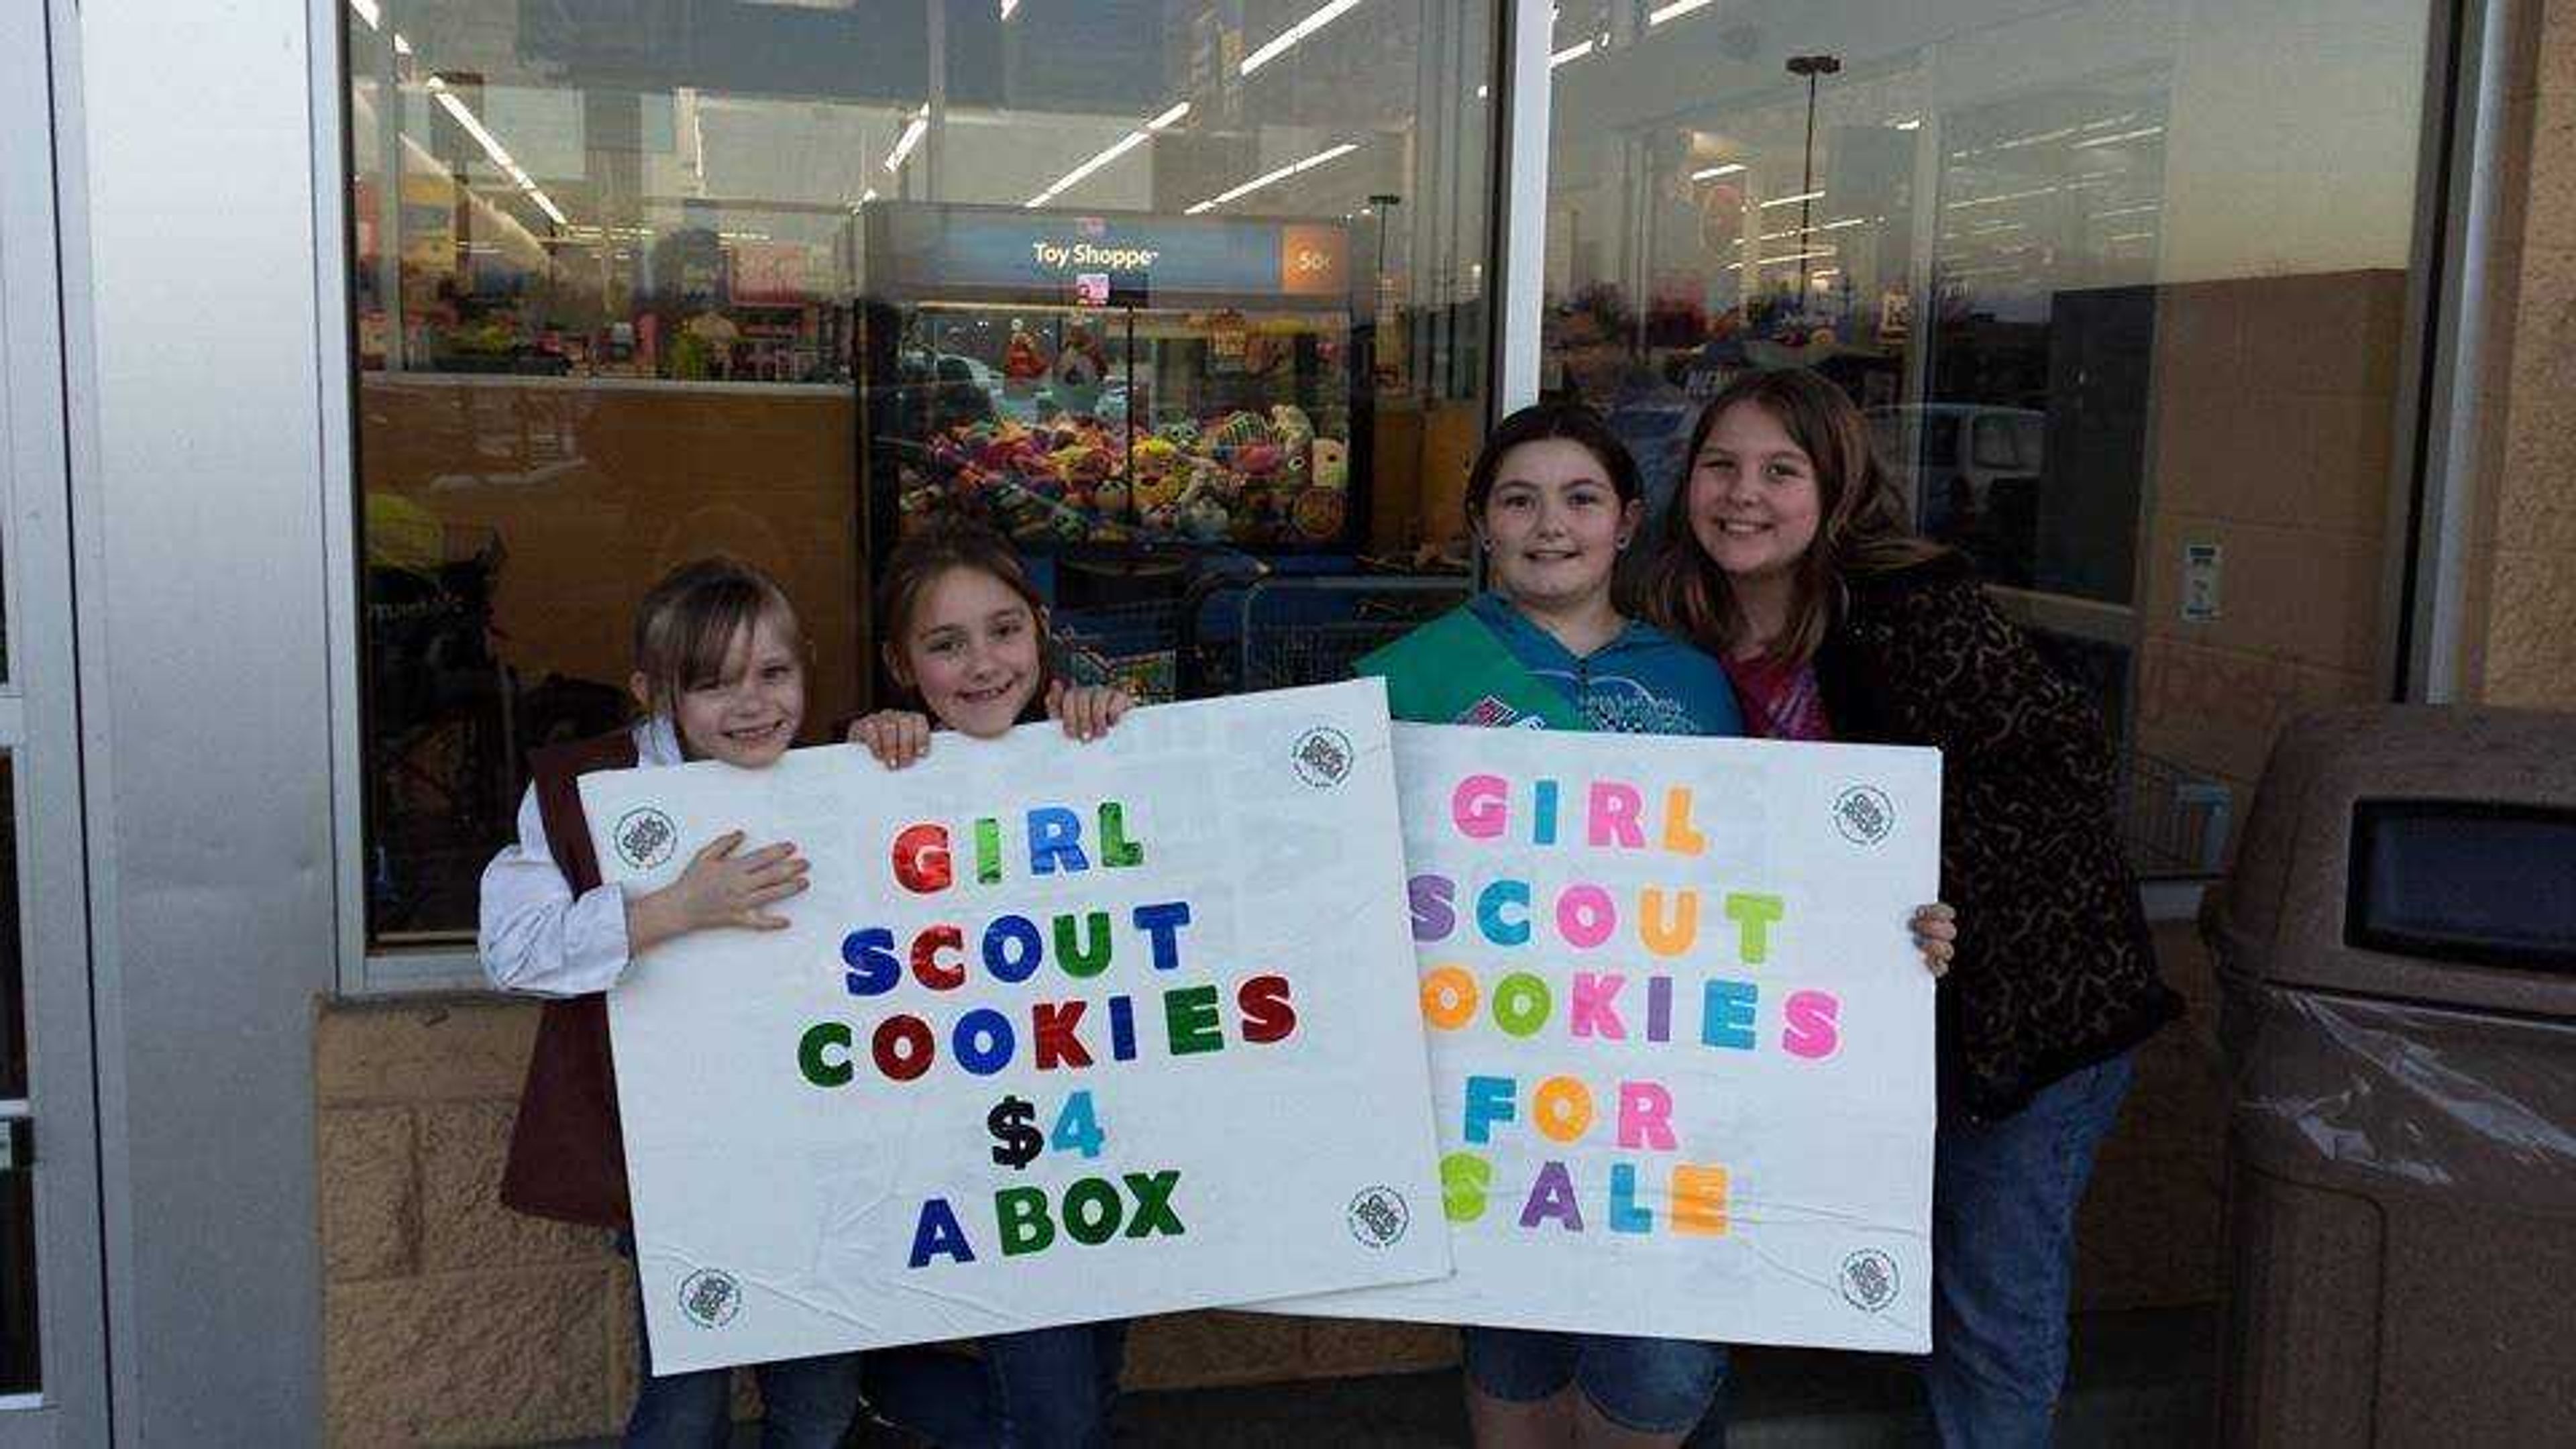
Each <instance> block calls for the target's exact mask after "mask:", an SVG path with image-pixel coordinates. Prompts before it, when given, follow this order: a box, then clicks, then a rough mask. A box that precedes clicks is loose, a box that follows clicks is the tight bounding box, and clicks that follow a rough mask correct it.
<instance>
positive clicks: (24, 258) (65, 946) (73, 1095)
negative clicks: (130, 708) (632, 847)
mask: <svg viewBox="0 0 2576 1449" xmlns="http://www.w3.org/2000/svg"><path fill="white" fill-rule="evenodd" d="M48 54H49V45H48V37H47V33H46V16H45V11H44V9H43V8H42V7H39V6H24V5H21V6H13V7H10V8H9V9H8V10H6V11H0V135H6V136H8V137H10V138H11V140H10V142H9V144H8V146H7V147H6V148H5V149H0V610H5V622H0V1449H16V1446H18V1445H22V1444H99V1443H105V1442H106V1441H107V1436H108V1435H107V1353H106V1347H107V1345H106V1323H105V1317H106V1315H105V1311H104V1300H103V1296H102V1288H101V1279H100V1273H99V1197H98V1125H97V1116H96V1091H95V1086H94V1083H95V1080H96V1079H95V1077H94V1076H93V1074H92V1070H91V1046H92V1042H91V1016H90V991H89V988H90V970H89V934H88V924H87V903H88V891H87V889H86V886H85V875H86V872H85V870H84V866H83V862H82V830H81V780H80V741H79V736H78V733H77V731H78V716H77V714H76V712H75V708H74V701H73V675H72V667H73V650H72V614H71V570H70V562H71V548H70V542H71V531H70V526H69V521H68V504H69V493H68V489H67V482H66V479H67V474H66V468H67V465H68V461H69V459H68V452H67V448H66V441H67V440H66V436H65V430H64V422H63V419H64V412H63V348H62V333H61V326H60V319H61V316H62V312H61V285H60V277H61V272H60V269H59V266H58V263H57V257H56V237H57V235H58V233H57V230H56V226H55V203H54V184H55V166H54V153H53V147H52V146H50V145H48V144H46V143H47V140H48V138H50V137H51V136H52V135H53V118H52V116H51V114H50V108H49V105H48V98H49V96H50V94H51V87H50V85H49V83H48V75H47V64H48V61H47V57H48Z"/></svg>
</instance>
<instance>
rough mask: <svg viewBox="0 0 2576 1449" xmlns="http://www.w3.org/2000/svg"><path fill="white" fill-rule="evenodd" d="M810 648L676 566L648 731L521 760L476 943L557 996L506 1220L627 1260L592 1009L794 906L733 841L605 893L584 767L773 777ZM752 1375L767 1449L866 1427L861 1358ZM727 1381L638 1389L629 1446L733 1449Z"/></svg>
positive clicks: (730, 583)
mask: <svg viewBox="0 0 2576 1449" xmlns="http://www.w3.org/2000/svg"><path fill="white" fill-rule="evenodd" d="M804 649H805V646H804V639H803V635H802V633H801V632H800V630H799V629H798V627H797V623H796V611H795V609H794V608H792V607H791V606H790V605H789V604H788V602H787V597H786V595H785V594H783V593H781V592H780V591H779V588H778V586H777V585H776V584H775V583H773V582H771V581H770V579H769V578H768V577H767V576H765V575H763V574H762V573H760V572H759V571H758V570H757V569H754V568H752V567H751V566H749V565H748V564H743V563H739V562H736V561H734V560H731V559H723V558H710V559H701V560H699V561H697V562H695V563H690V564H684V565H682V566H681V567H679V568H677V569H675V570H673V571H672V572H671V573H670V574H669V575H668V576H666V577H665V578H663V580H662V581H661V582H660V583H658V584H656V585H654V587H653V589H652V591H651V592H650V593H648V594H646V595H645V596H644V603H643V606H642V608H641V609H640V610H639V611H638V612H637V616H636V621H635V672H634V675H633V678H632V679H631V680H630V687H631V688H632V690H633V691H634V694H635V701H636V704H637V705H638V706H639V707H640V708H641V710H642V712H643V718H642V719H640V720H639V721H638V722H637V723H636V724H635V725H634V726H633V727H632V728H630V729H626V730H622V731H619V732H618V733H616V734H613V735H607V736H602V737H600V738H598V739H593V740H585V741H582V742H579V743H577V744H570V745H560V746H555V747H552V748H549V749H545V750H540V751H538V752H536V754H535V755H534V756H533V757H532V758H531V759H530V761H529V765H530V776H531V784H530V785H529V788H528V793H527V796H526V798H525V799H523V800H522V801H521V802H520V806H519V838H518V840H517V841H516V842H515V843H514V844H512V845H510V846H509V847H508V848H507V849H505V850H503V851H502V852H501V853H500V855H498V856H497V857H495V858H494V859H493V861H492V863H491V865H489V866H488V867H486V868H485V869H484V872H483V889H482V912H481V914H482V922H481V931H480V933H479V936H478V945H479V946H480V948H481V952H482V957H483V969H484V972H485V974H486V975H488V976H489V977H490V978H491V980H492V984H493V985H495V986H498V987H501V988H502V989H504V990H510V991H524V992H528V993H531V994H534V995H539V996H544V997H547V998H549V999H548V1001H547V1003H546V1009H545V1015H544V1017H543V1018H542V1019H541V1021H540V1023H539V1026H538V1030H537V1045H536V1050H535V1052H534V1054H533V1055H532V1057H531V1059H530V1061H529V1064H528V1080H527V1086H526V1088H525V1090H524V1091H523V1092H522V1094H521V1097H520V1102H519V1116H518V1120H517V1122H516V1124H515V1126H514V1127H513V1129H512V1131H511V1139H510V1156H509V1163H508V1166H507V1168H506V1169H505V1171H504V1173H503V1176H502V1182H501V1200H502V1202H503V1203H505V1204H507V1205H509V1206H510V1207H512V1208H515V1209H518V1210H519V1211H521V1212H527V1213H533V1214H537V1215H539V1216H543V1217H550V1218H556V1219H560V1220H563V1221H567V1222H575V1223H584V1224H588V1225H591V1226H594V1227H604V1228H609V1229H613V1230H615V1231H616V1233H617V1234H618V1244H619V1248H620V1250H621V1251H623V1252H629V1253H631V1252H632V1251H633V1238H632V1236H631V1235H632V1232H633V1222H632V1212H631V1209H630V1207H629V1204H628V1200H627V1192H626V1159H625V1153H624V1150H623V1148H622V1146H621V1144H620V1141H619V1137H618V1123H617V1082H616V1071H615V1065H614V1063H613V1062H612V1061H611V1059H610V1054H609V1043H608V1017H607V1007H606V997H605V995H604V994H603V993H605V992H607V991H610V990H612V989H614V988H615V987H616V986H617V984H618V983H619V982H620V981H622V980H624V979H625V976H626V972H627V970H628V968H629V967H630V966H631V965H632V963H633V962H634V960H635V958H636V957H637V956H639V955H641V954H642V953H643V952H645V951H647V950H649V949H651V948H652V947H653V946H654V945H656V944H658V943H660V942H663V941H667V940H670V939H671V938H673V937H675V936H679V935H683V934H685V933H688V932H691V931H706V930H727V929H732V930H753V931H765V930H776V929H778V928H779V927H781V926H784V925H786V924H787V922H786V921H785V920H784V919H783V918H782V917H780V916H779V915H778V914H776V912H775V910H774V909H773V908H774V907H775V906H776V905H777V904H778V903H779V902H781V901H784V900H786V899H787V898H788V897H790V896H793V895H795V894H797V893H798V892H800V891H802V890H804V889H805V871H806V863H805V859H804V857H803V856H801V855H799V854H798V853H797V851H796V846H795V845H794V843H793V842H790V841H783V840H782V841H774V842H770V843H767V844H763V845H760V846H757V847H753V848H748V849H747V848H745V846H746V842H745V841H744V839H743V835H742V832H740V831H733V832H729V833H727V834H725V835H722V836H719V837H718V838H717V839H715V840H714V841H712V842H710V843H709V844H708V845H706V846H705V847H704V848H703V849H701V850H700V851H699V852H698V853H697V855H696V856H695V857H694V858H693V859H691V861H690V862H689V864H688V866H687V868H686V869H684V870H683V871H682V872H681V873H680V875H679V877H678V879H676V880H674V881H672V882H671V883H670V884H669V885H666V886H663V887H661V888H660V889H658V890H652V891H637V892H632V893H630V892H628V891H626V890H625V889H623V888H621V887H619V886H616V885H606V884H602V883H601V881H600V876H599V865H598V860H597V858H596V856H595V855H594V854H593V853H592V849H591V844H590V836H589V831H588V829H587V826H586V825H585V823H584V822H583V820H582V816H581V797H580V793H579V791H578V789H577V787H576V784H575V782H576V781H577V780H578V779H579V777H580V776H581V775H583V774H586V773H588V772H589V771H592V770H613V769H629V768H633V767H635V766H637V765H676V764H679V763H681V762H682V761H684V760H722V761H724V762H725V763H726V764H729V765H733V766H735V767H737V768H740V769H745V770H757V769H764V768H766V767H768V766H770V765H773V764H776V763H777V762H778V760H779V758H780V757H781V756H783V755H785V754H786V753H787V750H788V747H789V746H790V745H792V744H794V743H795V740H796V733H797V730H798V728H799V727H800V726H801V725H802V724H803V723H804V719H805V660H804ZM755 1372H756V1376H757V1377H758V1379H759V1381H760V1393H761V1400H762V1403H763V1405H764V1408H765V1412H766V1424H765V1426H764V1428H763V1432H762V1443H763V1444H765V1445H770V1446H797V1449H804V1446H811V1449H830V1446H834V1445H838V1444H839V1443H840V1442H841V1439H842V1436H843V1435H844V1434H845V1433H846V1432H847V1431H848V1429H849V1427H850V1424H851V1421H852V1419H853V1418H854V1417H855V1416H856V1414H857V1412H858V1406H859V1356H858V1355H857V1354H847V1353H845V1354H826V1355H822V1356H820V1357H815V1358H803V1359H790V1360H784V1361H781V1362H777V1363H765V1364H760V1365H757V1366H756V1370H755ZM730 1380H731V1374H730V1372H729V1371H727V1370H724V1369H705V1370H700V1371H696V1372H691V1373H680V1374H671V1375H667V1376H664V1377H660V1378H655V1377H652V1376H650V1375H649V1374H648V1375H647V1376H645V1377H644V1378H643V1380H642V1383H641V1385H640V1387H639V1390H638V1392H637V1394H636V1398H635V1408H634V1411H633V1413H632V1414H631V1415H630V1416H629V1418H628V1420H627V1424H626V1443H628V1444H630V1445H656V1446H660V1445H674V1446H678V1445H688V1446H697V1445H720V1444H723V1443H725V1442H726V1440H727V1437H728V1435H729V1433H730V1424H729V1422H728V1420H729V1418H730V1413H729V1411H730V1408H731V1404H732V1393H731V1385H730Z"/></svg>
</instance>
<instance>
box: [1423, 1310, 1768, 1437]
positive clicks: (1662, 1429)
mask: <svg viewBox="0 0 2576 1449" xmlns="http://www.w3.org/2000/svg"><path fill="white" fill-rule="evenodd" d="M1465 1338H1466V1361H1467V1381H1468V1382H1469V1383H1472V1384H1474V1385H1475V1386H1476V1387H1477V1389H1478V1390H1480V1391H1481V1392H1483V1393H1485V1394H1486V1395H1488V1396H1490V1397H1493V1398H1497V1399H1501V1400H1504V1401H1505V1402H1507V1403H1515V1404H1534V1403H1537V1402H1538V1401H1539V1400H1541V1399H1545V1398H1549V1397H1551V1396H1553V1395H1554V1394H1555V1393H1556V1392H1557V1391H1558V1390H1560V1389H1563V1388H1564V1387H1565V1386H1566V1385H1568V1384H1572V1385H1574V1386H1575V1387H1577V1388H1579V1389H1581V1390H1582V1391H1583V1397H1584V1398H1585V1399H1587V1400H1589V1401H1590V1402H1591V1404H1592V1407H1593V1408H1595V1409H1598V1410H1600V1411H1601V1417H1603V1418H1605V1419H1608V1420H1609V1421H1610V1422H1611V1423H1614V1424H1617V1425H1618V1426H1619V1427H1621V1428H1623V1429H1629V1430H1633V1431H1635V1432H1637V1433H1640V1434H1679V1433H1683V1432H1685V1431H1687V1430H1688V1429H1689V1428H1690V1427H1691V1426H1692V1425H1694V1424H1697V1423H1698V1422H1699V1420H1700V1416H1701V1415H1703V1414H1705V1413H1707V1412H1708V1407H1709V1405H1710V1404H1711V1403H1713V1402H1715V1401H1716V1399H1717V1390H1718V1386H1719V1385H1720V1384H1721V1383H1723V1382H1724V1381H1725V1379H1726V1345H1724V1344H1722V1343H1698V1342H1694V1341H1692V1340H1689V1339H1680V1338H1623V1337H1620V1336H1618V1335H1616V1334H1608V1333H1542V1332H1535V1331H1532V1330H1529V1329H1524V1328H1472V1327H1471V1328H1468V1329H1466V1330H1465Z"/></svg>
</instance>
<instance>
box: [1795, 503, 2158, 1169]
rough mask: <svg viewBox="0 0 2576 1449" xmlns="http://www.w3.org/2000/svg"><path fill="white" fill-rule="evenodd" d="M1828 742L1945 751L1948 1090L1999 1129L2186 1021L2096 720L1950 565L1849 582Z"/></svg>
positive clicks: (1942, 1013)
mask: <svg viewBox="0 0 2576 1449" xmlns="http://www.w3.org/2000/svg"><path fill="white" fill-rule="evenodd" d="M1816 682H1817V687H1818V689H1819V690H1820V691H1821V692H1822V694H1823V696H1824V701H1825V709H1826V713H1827V715H1828V717H1829V718H1830V719H1831V720H1832V722H1833V727H1834V733H1835V736H1836V738H1839V739H1844V740H1850V741H1854V742H1862V743H1873V744H1898V745H1931V746H1935V747H1937V748H1938V749H1939V750H1940V751H1941V772H1942V790H1941V898H1942V899H1943V900H1945V901H1948V902H1949V903H1950V904H1952V905H1953V906H1956V907H1957V908H1958V911H1959V948H1958V956H1957V958H1956V960H1955V961H1954V962H1953V963H1952V967H1951V971H1950V974H1949V975H1948V976H1947V977H1946V978H1944V980H1943V981H1942V984H1941V991H1940V994H1939V997H1938V1000H1939V1003H1940V1008H1939V1017H1940V1049H1941V1064H1942V1069H1941V1076H1942V1089H1943V1094H1944V1096H1945V1098H1948V1099H1950V1100H1953V1101H1955V1103H1956V1104H1957V1105H1958V1106H1960V1107H1962V1108H1964V1109H1965V1110H1966V1111H1967V1112H1968V1113H1969V1114H1970V1115H1972V1116H1975V1117H1978V1118H1983V1119H1988V1120H1991V1119H1993V1118H1996V1117H2000V1116H2004V1115H2007V1114H2009V1113H2011V1112H2013V1111H2015V1110H2017V1109H2018V1108H2020V1107H2021V1106H2022V1105H2023V1104H2024V1103H2026V1102H2027V1101H2029V1100H2030V1098H2031V1095H2032V1094H2033V1093H2035V1092H2037V1091H2039V1090H2040V1089H2041V1088H2043V1087H2045V1086H2047V1085H2048V1084H2049V1083H2051V1082H2054V1081H2056V1080H2057V1079H2058V1078H2060V1077H2063V1076H2065V1075H2066V1074H2068V1073H2069V1072H2073V1071H2075V1070H2077V1069H2079V1068H2081V1067H2085V1066H2089V1065H2091V1064H2093V1063H2095V1062H2098V1061H2102V1060H2104V1059H2106V1058H2108V1057H2111V1056H2115V1055H2117V1054H2118V1053H2120V1052H2123V1051H2126V1050H2127V1049H2128V1048H2130V1047H2132V1046H2135V1045H2136V1044H2137V1043H2139V1042H2141V1041H2144V1040H2145V1039H2146V1038H2147V1037H2148V1036H2150V1035H2152V1034H2154V1032H2155V1031H2156V1029H2157V1028H2159V1027H2161V1026H2163V1025H2164V1024H2165V1023H2166V1022H2167V1021H2169V1020H2171V1019H2172V1018H2173V1017H2174V1016H2175V1015H2176V1014H2177V1012H2178V1011H2179V1009H2180V1004H2181V1003H2180V999H2179V998H2177V997H2176V996H2175V995H2174V993H2173V992H2172V991H2171V990H2169V989H2167V988H2166V986H2165V984H2164V981H2163V980H2162V978H2161V977H2159V976H2158V974H2157V971H2156V960H2155V951H2154V947H2153V945H2152V943H2151V941H2150V939H2149V937H2148V934H2147V926H2146V918H2145V916H2144V915H2143V913H2142V912H2141V911H2140V909H2139V904H2138V888H2137V883H2136V881H2135V880H2134V879H2133V878H2132V877H2131V875H2130V873H2129V866H2128V860H2127V857H2126V855H2125V853H2124V851H2123V849H2122V846H2121V842H2120V835H2119V830H2118V828H2117V824H2116V821H2115V819H2114V815H2113V811H2114V804H2113V801H2114V793H2115V779H2116V773H2115V770H2116V767H2115V764H2114V761H2113V759H2112V754H2111V747H2110V743H2109V741H2108V739H2107V737H2106V736H2105V734H2104V731H2103V728H2102V721H2101V718H2100V716H2099V714H2098V713H2097V712H2096V711H2095V709H2094V707H2093V704H2092V702H2091V700H2090V699H2089V698H2087V697H2086V695H2085V694H2084V692H2083V691H2082V690H2081V689H2080V688H2078V687H2077V686H2076V685H2075V684H2074V683H2072V682H2070V681H2069V680H2067V679H2065V678H2063V677H2061V676H2060V675H2059V674H2057V673H2056V672H2055V671H2054V670H2052V669H2051V668H2050V667H2049V666H2048V665H2047V664H2046V663H2045V662H2044V661H2043V660H2041V658H2040V657H2039V654H2038V652H2037V651H2036V650H2035V649H2034V648H2033V647H2032V645H2031V641H2030V639H2029V637H2028V636H2027V635H2025V634H2024V633H2023V632H2022V631H2021V629H2020V628H2019V627H2017V626H2016V625H2014V624H2013V623H2012V621H2010V620H2008V619H2006V618H2005V617H2004V616H2003V614H2002V613H2001V612H2000V611H1999V610H1997V609H1996V608H1995V606H1994V604H1993V603H1992V602H1991V601H1990V600H1989V599H1988V598H1987V597H1986V594H1985V591H1984V589H1983V588H1982V587H1980V586H1979V584H1978V582H1977V579H1976V577H1975V575H1974V574H1973V573H1972V572H1971V571H1970V569H1969V567H1968V565H1967V563H1966V562H1965V560H1964V559H1962V558H1960V557H1959V556H1958V555H1955V554H1949V555H1943V556H1941V557H1937V558H1934V559H1931V560H1929V561H1926V562H1924V563H1920V564H1916V565H1914V566H1912V567H1909V568H1905V569H1900V570H1897V571H1894V572H1892V573H1887V574H1882V575H1876V576H1868V577H1860V578H1855V579H1854V580H1853V581H1852V584H1851V592H1850V596H1849V599H1848V601H1847V604H1846V607H1845V608H1844V609H1843V610H1842V611H1841V616H1840V617H1839V618H1838V619H1837V620H1836V621H1835V625H1834V627H1833V629H1832V631H1831V632H1830V633H1829V634H1828V636H1827V638H1826V641H1825V644H1824V647H1823V648H1822V649H1821V650H1819V651H1818V653H1817V656H1816Z"/></svg>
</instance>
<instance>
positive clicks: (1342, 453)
mask: <svg viewBox="0 0 2576 1449" xmlns="http://www.w3.org/2000/svg"><path fill="white" fill-rule="evenodd" d="M1313 452H1314V458H1315V461H1314V463H1313V465H1312V466H1311V467H1309V468H1308V469H1307V476H1308V479H1309V480H1310V481H1311V482H1313V483H1314V485H1315V486H1316V487H1317V488H1329V489H1334V490H1336V491H1338V490H1340V489H1343V488H1347V487H1349V486H1350V481H1351V445H1350V444H1348V443H1345V442H1343V441H1342V440H1340V439H1339V438H1317V439H1316V440H1315V442H1314V447H1313Z"/></svg>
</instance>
